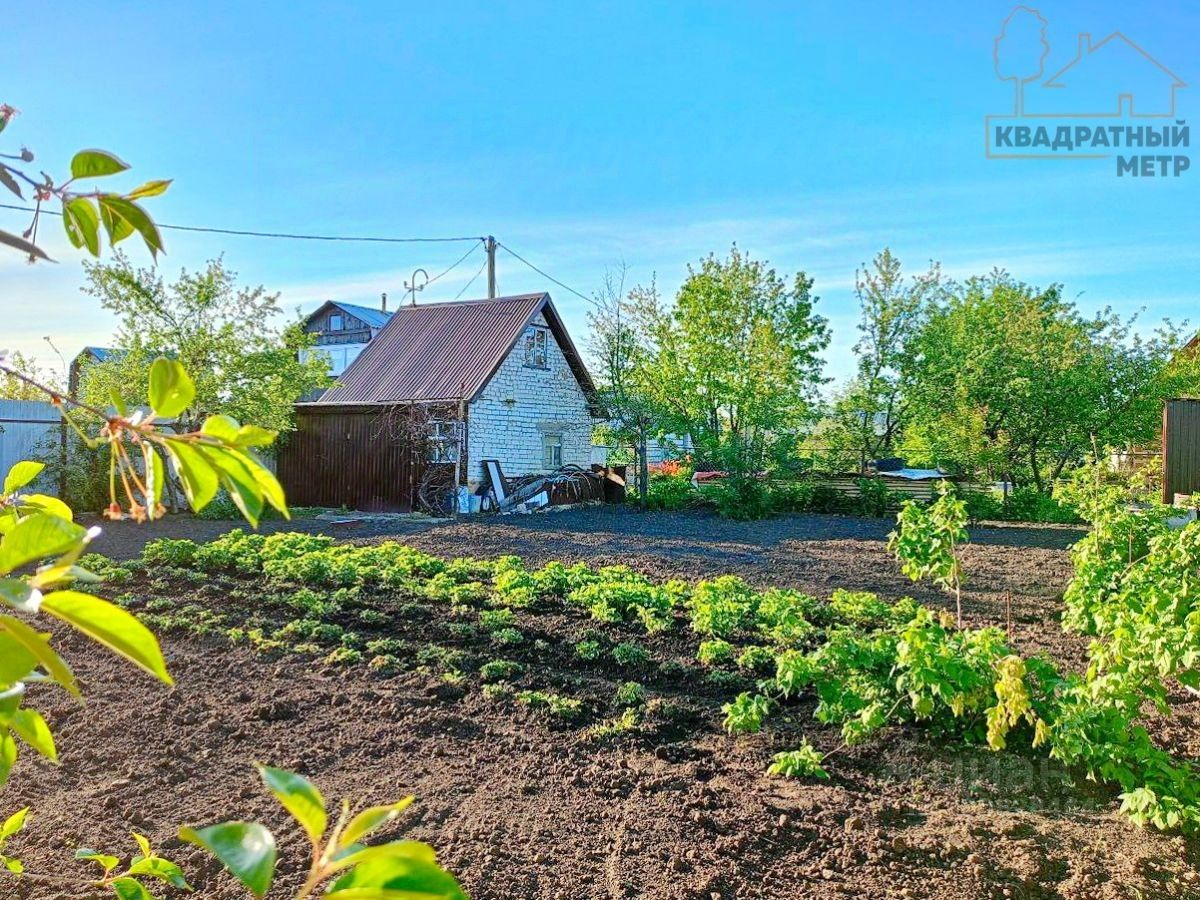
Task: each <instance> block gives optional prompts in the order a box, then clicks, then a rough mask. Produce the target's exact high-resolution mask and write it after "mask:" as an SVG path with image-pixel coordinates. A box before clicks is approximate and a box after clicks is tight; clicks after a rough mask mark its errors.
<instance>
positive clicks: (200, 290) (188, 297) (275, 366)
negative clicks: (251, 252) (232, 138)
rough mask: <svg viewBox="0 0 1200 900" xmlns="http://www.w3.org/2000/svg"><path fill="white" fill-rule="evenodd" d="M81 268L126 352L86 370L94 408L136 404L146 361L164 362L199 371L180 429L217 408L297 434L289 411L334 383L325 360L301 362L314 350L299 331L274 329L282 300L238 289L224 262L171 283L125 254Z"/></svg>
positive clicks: (86, 390)
mask: <svg viewBox="0 0 1200 900" xmlns="http://www.w3.org/2000/svg"><path fill="white" fill-rule="evenodd" d="M85 267H86V269H87V278H88V283H87V286H86V287H85V288H84V291H85V292H86V293H88V294H91V295H92V296H93V297H97V298H98V299H99V300H100V302H101V304H102V305H103V306H104V307H105V308H106V309H108V310H110V311H111V312H113V313H114V314H115V315H116V316H117V318H118V321H119V325H118V328H117V332H116V335H115V336H114V341H115V343H116V345H117V346H118V347H119V348H120V349H121V351H122V352H121V353H119V354H115V355H114V356H113V358H112V359H110V360H106V361H104V362H98V363H93V364H92V365H90V366H88V367H87V369H86V370H85V371H84V373H83V377H82V378H81V392H82V394H83V397H84V399H86V400H87V401H88V402H89V403H92V404H94V405H97V406H105V405H107V404H108V403H109V401H110V398H112V397H113V396H116V397H119V398H120V399H121V400H122V401H123V402H124V403H125V404H126V405H129V406H136V405H137V402H138V398H140V397H142V396H144V394H145V390H146V386H147V385H146V372H147V364H148V362H149V361H150V360H152V359H153V358H154V357H155V356H158V355H160V354H165V355H168V356H170V357H171V358H172V359H176V360H178V361H179V362H180V363H182V364H183V366H184V367H185V368H186V369H187V370H188V371H190V372H196V373H197V375H196V391H195V397H194V399H193V401H192V403H191V404H189V406H188V407H187V409H185V410H184V411H183V413H182V414H181V416H180V424H181V426H182V427H185V428H186V427H190V426H191V425H193V424H194V423H197V422H199V421H202V420H203V419H204V418H205V417H206V416H208V415H210V414H212V413H213V412H215V411H217V410H221V411H223V412H225V413H227V414H229V415H231V416H233V417H234V418H237V419H239V420H242V421H252V422H257V423H261V425H262V426H263V427H265V428H269V429H272V430H274V431H280V432H286V431H289V430H291V428H292V427H293V408H292V407H293V404H294V403H295V402H296V401H297V400H298V399H300V398H301V397H302V396H303V395H305V394H306V393H308V392H310V391H312V390H315V389H318V388H322V387H325V386H327V385H328V384H329V379H328V377H327V376H326V369H325V364H324V362H323V361H322V360H320V359H319V358H310V359H308V360H307V361H303V362H302V361H301V360H300V359H299V357H298V351H299V350H300V349H301V348H302V347H306V346H308V345H309V343H310V339H309V337H308V336H307V335H305V334H304V333H303V331H302V330H301V328H300V327H299V325H298V324H292V325H288V326H286V327H284V328H282V329H280V328H277V327H276V326H275V325H273V324H272V320H273V319H275V318H276V317H277V316H278V315H279V313H280V309H279V295H278V294H270V293H268V292H267V291H266V290H265V289H264V288H263V287H261V286H259V287H254V288H243V287H239V286H238V285H237V283H236V277H237V276H236V273H234V272H231V271H229V270H228V269H227V268H225V265H224V263H223V262H222V261H221V260H220V259H216V260H212V261H210V262H209V263H208V264H207V266H205V268H204V269H203V270H202V271H199V272H188V271H187V270H184V271H182V272H181V273H180V276H179V278H178V279H177V280H176V281H175V282H174V283H172V284H167V283H166V282H165V281H164V280H163V278H162V276H161V275H159V274H158V272H157V271H156V270H154V269H135V268H134V267H133V266H132V265H131V264H130V262H129V260H128V259H127V258H126V257H124V256H123V255H121V254H119V253H118V254H117V256H116V258H115V259H114V261H113V262H111V263H108V264H101V263H90V264H85Z"/></svg>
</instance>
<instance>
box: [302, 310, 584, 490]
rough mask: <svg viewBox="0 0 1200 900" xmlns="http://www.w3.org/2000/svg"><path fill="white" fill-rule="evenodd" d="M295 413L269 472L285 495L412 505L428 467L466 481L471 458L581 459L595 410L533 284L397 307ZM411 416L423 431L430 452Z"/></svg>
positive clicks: (472, 471) (476, 475)
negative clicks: (275, 468) (498, 293)
mask: <svg viewBox="0 0 1200 900" xmlns="http://www.w3.org/2000/svg"><path fill="white" fill-rule="evenodd" d="M296 411H297V431H296V433H295V434H294V435H292V436H291V438H290V441H289V443H288V445H287V447H286V448H285V450H284V452H283V453H282V454H281V456H280V467H279V471H280V477H281V479H282V480H283V483H284V487H285V489H286V490H287V492H288V496H289V498H290V499H291V500H292V502H294V503H297V504H299V505H313V506H342V505H345V506H348V507H352V508H357V509H411V508H412V507H413V506H414V505H415V503H414V501H415V492H416V490H417V489H418V487H419V485H420V484H421V480H422V478H423V477H425V475H426V472H427V470H428V468H429V467H430V465H432V464H442V465H447V466H450V467H451V468H452V470H453V473H454V474H453V475H452V477H456V478H457V479H458V482H459V483H460V484H465V485H467V486H469V487H471V488H476V487H477V486H478V485H479V484H480V482H481V481H482V480H483V479H484V478H485V477H486V476H485V473H484V468H483V461H484V460H491V459H495V460H499V462H500V465H501V467H502V468H503V471H504V474H505V475H506V476H508V477H519V476H522V475H528V474H534V473H539V472H550V471H553V470H554V469H557V468H559V467H561V466H564V465H577V466H581V467H583V468H587V467H588V466H589V464H590V462H591V433H592V427H593V425H594V423H595V421H596V419H597V416H598V415H599V410H598V409H597V408H596V389H595V385H594V384H593V382H592V379H591V376H590V375H589V374H588V371H587V368H586V367H585V366H584V363H583V360H582V357H581V356H580V354H579V352H578V351H577V350H576V348H575V345H574V344H573V343H572V341H571V338H570V335H568V334H567V330H566V327H565V325H564V324H563V321H562V319H561V318H560V317H559V315H558V312H557V311H556V310H555V308H554V304H553V302H552V301H551V299H550V295H549V294H545V293H542V294H524V295H520V296H515V297H499V298H495V299H490V300H470V301H463V302H452V303H429V304H421V305H417V306H405V307H401V308H400V309H398V310H396V311H395V313H393V314H392V316H391V318H390V320H389V321H388V322H387V324H386V326H384V327H383V329H382V330H380V331H379V332H378V334H377V335H376V336H375V338H374V339H373V340H372V341H370V343H369V344H368V346H367V347H366V349H365V350H363V351H362V352H361V353H360V354H359V355H358V356H357V357H356V358H355V359H354V361H353V362H352V363H351V364H350V365H349V366H348V367H347V368H346V370H345V371H344V372H343V373H342V375H341V376H340V377H339V379H338V384H336V385H335V386H334V387H332V388H330V389H329V390H327V391H326V392H325V393H324V394H322V395H321V396H320V398H319V399H317V400H314V401H311V402H303V403H299V404H297V406H296ZM414 422H415V423H417V424H418V425H419V426H421V428H423V429H424V430H423V432H422V434H426V433H429V432H430V431H432V432H433V437H434V438H435V439H436V441H435V443H434V445H433V451H432V454H430V452H429V449H428V447H427V446H426V445H424V444H422V445H421V446H417V443H418V442H417V440H415V439H414V437H413V435H414V431H415V429H414V425H413V423H414ZM422 440H424V438H422ZM460 451H461V452H460Z"/></svg>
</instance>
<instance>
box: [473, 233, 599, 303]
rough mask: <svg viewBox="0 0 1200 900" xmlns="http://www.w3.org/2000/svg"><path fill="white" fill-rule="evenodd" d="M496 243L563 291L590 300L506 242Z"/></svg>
mask: <svg viewBox="0 0 1200 900" xmlns="http://www.w3.org/2000/svg"><path fill="white" fill-rule="evenodd" d="M496 243H497V246H500V247H503V248H504V249H505V250H506V251H508V253H509V254H511V255H512V256H515V257H516V258H517V259H519V260H520V261H521V262H523V263H525V265H527V266H529V268H531V269H533V271H535V272H537V273H538V274H539V275H541V276H542V277H543V278H548V279H550V280H551V281H553V282H554V283H555V284H557V285H558V286H559V287H560V288H562V289H563V290H565V291H570V292H571V293H572V294H574V295H575V296H576V297H578V298H579V299H581V300H587V301H588V302H589V303H590V302H591V298H590V297H586V296H584V295H583V294H581V293H579V291H577V290H575V288H573V287H571V286H570V285H569V284H563V283H562V282H561V281H559V280H558V279H557V278H555V277H554V276H553V275H551V274H549V273H547V272H544V271H542V270H541V269H539V268H538V267H537V266H535V265H534V264H533V263H531V262H530V261H529V260H527V259H526V258H525V257H523V256H522V255H521V254H519V253H517V251H515V250H514V249H513V248H512V247H509V246H507V245H506V244H501V243H500V242H499V241H497V242H496Z"/></svg>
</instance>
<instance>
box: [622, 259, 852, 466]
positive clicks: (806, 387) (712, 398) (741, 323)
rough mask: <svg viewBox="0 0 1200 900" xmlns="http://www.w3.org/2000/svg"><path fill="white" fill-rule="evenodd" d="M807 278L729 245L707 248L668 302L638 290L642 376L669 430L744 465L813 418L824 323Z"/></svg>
mask: <svg viewBox="0 0 1200 900" xmlns="http://www.w3.org/2000/svg"><path fill="white" fill-rule="evenodd" d="M812 285H813V280H812V279H811V278H809V277H808V276H807V275H805V274H804V273H803V272H799V273H797V274H796V275H795V277H794V278H793V280H792V282H791V283H790V284H788V283H787V282H786V281H785V280H784V279H783V278H782V277H781V276H779V275H778V274H777V273H776V272H775V270H774V269H771V268H768V267H767V266H766V265H765V264H764V263H761V262H758V261H756V260H753V259H751V258H750V257H748V256H746V255H744V254H743V253H742V252H741V251H740V250H739V249H738V248H737V247H736V246H734V247H733V249H732V250H731V251H730V254H729V257H728V258H727V259H725V260H718V259H717V258H716V257H715V256H712V255H710V256H709V257H708V258H706V259H704V260H702V261H701V263H700V267H699V268H698V269H697V268H694V267H691V266H689V267H688V277H687V279H686V280H685V281H684V283H683V285H682V286H681V287H680V289H679V293H678V295H677V296H676V299H675V303H674V305H673V306H671V307H669V308H668V307H666V306H664V305H663V304H662V303H661V302H660V300H659V298H658V297H657V295H655V294H647V295H644V296H642V297H640V298H639V313H638V314H639V316H641V319H642V321H643V322H644V323H645V328H646V332H647V334H648V335H649V346H650V347H651V348H652V358H651V360H650V361H649V363H648V376H647V385H648V387H649V388H650V389H651V390H652V391H653V394H652V397H653V399H654V401H655V402H656V403H657V404H658V406H659V407H660V408H661V409H662V410H663V411H664V419H663V425H664V427H665V428H666V429H667V430H668V431H672V432H675V433H678V434H690V435H691V436H692V438H693V440H694V442H695V445H696V446H697V448H698V449H699V450H700V451H701V452H702V453H703V454H704V455H706V456H707V457H708V459H709V462H711V463H713V464H716V465H720V466H722V467H724V468H726V469H728V470H729V471H730V472H732V473H734V474H748V473H752V472H755V471H759V470H761V469H763V468H765V467H767V466H768V465H769V464H771V463H772V462H775V461H778V459H779V458H780V457H781V455H782V454H783V453H784V452H785V450H786V448H788V447H789V446H791V443H792V441H793V440H794V438H795V434H796V432H797V431H798V430H799V429H800V428H802V427H803V426H804V425H805V424H807V423H808V422H809V421H810V420H811V419H812V417H813V412H814V409H815V407H816V399H817V397H816V392H817V388H818V386H819V385H820V384H822V383H823V379H822V377H821V368H822V360H821V356H820V354H821V351H823V350H824V349H825V347H826V346H828V343H829V329H828V325H827V324H826V321H825V319H824V318H823V317H822V316H819V315H817V314H816V312H815V307H816V303H817V298H816V297H815V296H814V295H813V294H812Z"/></svg>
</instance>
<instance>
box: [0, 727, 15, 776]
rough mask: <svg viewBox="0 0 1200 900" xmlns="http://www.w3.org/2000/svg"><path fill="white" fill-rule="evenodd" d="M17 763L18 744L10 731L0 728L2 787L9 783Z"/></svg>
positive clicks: (0, 773) (0, 774)
mask: <svg viewBox="0 0 1200 900" xmlns="http://www.w3.org/2000/svg"><path fill="white" fill-rule="evenodd" d="M16 762H17V742H16V741H14V740H13V736H12V735H11V734H9V733H8V729H7V728H4V727H0V785H3V784H4V782H6V781H8V776H9V774H10V773H11V772H12V767H13V766H14V765H15V764H16Z"/></svg>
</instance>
